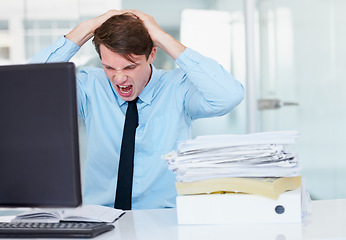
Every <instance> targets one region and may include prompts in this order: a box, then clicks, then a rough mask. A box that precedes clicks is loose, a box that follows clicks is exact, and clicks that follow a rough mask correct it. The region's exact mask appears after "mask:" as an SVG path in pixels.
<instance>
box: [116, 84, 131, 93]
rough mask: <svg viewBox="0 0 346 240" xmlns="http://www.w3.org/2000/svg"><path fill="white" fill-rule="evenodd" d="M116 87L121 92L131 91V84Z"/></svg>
mask: <svg viewBox="0 0 346 240" xmlns="http://www.w3.org/2000/svg"><path fill="white" fill-rule="evenodd" d="M118 88H119V91H120V92H121V93H124V94H126V93H129V92H131V90H132V85H129V86H122V85H118Z"/></svg>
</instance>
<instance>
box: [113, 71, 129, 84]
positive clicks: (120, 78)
mask: <svg viewBox="0 0 346 240" xmlns="http://www.w3.org/2000/svg"><path fill="white" fill-rule="evenodd" d="M113 80H114V81H115V82H116V83H117V84H120V83H123V82H125V81H126V80H127V76H126V75H125V74H124V73H123V72H122V71H121V70H120V71H119V70H116V71H114V74H113Z"/></svg>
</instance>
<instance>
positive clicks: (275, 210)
mask: <svg viewBox="0 0 346 240" xmlns="http://www.w3.org/2000/svg"><path fill="white" fill-rule="evenodd" d="M297 137H298V133H297V132H295V131H285V132H263V133H255V134H246V135H212V136H200V137H197V138H195V139H192V140H188V141H185V142H182V143H180V144H179V146H178V149H177V151H173V152H171V153H168V154H167V155H166V156H165V159H166V160H167V162H168V166H169V168H170V169H171V170H173V171H174V173H175V174H176V180H177V182H196V181H197V182H198V181H200V180H205V179H213V178H219V179H222V178H269V177H271V178H285V177H287V178H289V177H297V176H299V175H300V172H301V167H300V165H299V161H298V158H297V156H296V155H295V154H293V153H291V152H290V151H288V150H287V146H288V145H292V144H294V143H295V142H296V139H297ZM221 181H222V180H221ZM200 182H203V181H200ZM179 186H181V185H179ZM185 186H186V185H185ZM177 187H178V185H177ZM177 189H178V188H177ZM302 189H303V186H302V187H299V188H298V189H295V190H294V189H293V190H292V191H288V192H284V193H282V194H281V195H280V196H279V198H278V199H271V198H267V197H264V196H260V195H254V194H239V193H238V194H237V193H231V194H197V195H196V194H187V195H179V196H178V197H177V213H178V222H179V224H225V223H236V222H241V223H246V222H248V223H250V222H251V223H256V222H259V223H268V222H281V223H282V222H287V223H288V222H290V223H292V222H295V223H298V222H301V216H302V208H301V206H302V204H301V203H302V201H301V196H302ZM303 191H304V190H303Z"/></svg>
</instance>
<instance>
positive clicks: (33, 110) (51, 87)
mask: <svg viewBox="0 0 346 240" xmlns="http://www.w3.org/2000/svg"><path fill="white" fill-rule="evenodd" d="M81 201H82V200H81V181H80V167H79V143H78V119H77V107H76V81H75V66H74V64H73V63H47V64H26V65H10V66H0V206H3V207H75V206H78V205H80V204H81Z"/></svg>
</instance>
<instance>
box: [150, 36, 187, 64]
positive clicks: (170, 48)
mask: <svg viewBox="0 0 346 240" xmlns="http://www.w3.org/2000/svg"><path fill="white" fill-rule="evenodd" d="M155 45H156V46H157V47H159V48H161V49H162V50H163V51H165V52H166V53H167V54H168V55H169V56H171V57H172V58H173V59H174V60H176V59H177V58H178V57H179V56H180V54H182V53H183V52H184V51H185V49H186V47H185V46H184V45H183V44H181V43H180V42H179V41H178V40H176V39H175V38H173V37H172V36H171V35H169V34H167V33H165V32H164V33H162V36H160V38H158V39H157V40H156V42H155Z"/></svg>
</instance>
